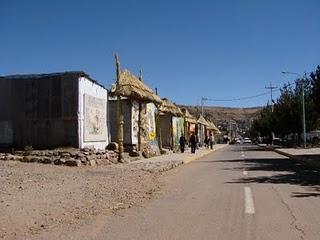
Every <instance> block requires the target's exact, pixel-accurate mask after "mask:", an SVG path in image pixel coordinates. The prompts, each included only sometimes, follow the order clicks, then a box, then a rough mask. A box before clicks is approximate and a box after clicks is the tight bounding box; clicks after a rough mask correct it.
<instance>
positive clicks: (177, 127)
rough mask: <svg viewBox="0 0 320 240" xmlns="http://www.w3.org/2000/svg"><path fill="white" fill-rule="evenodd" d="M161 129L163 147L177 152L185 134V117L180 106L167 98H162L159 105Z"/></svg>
mask: <svg viewBox="0 0 320 240" xmlns="http://www.w3.org/2000/svg"><path fill="white" fill-rule="evenodd" d="M159 129H160V137H161V148H166V149H170V150H173V151H174V152H177V151H178V150H179V140H180V137H181V136H182V135H184V134H185V133H184V117H183V113H182V112H181V110H180V108H179V107H177V106H176V105H175V104H174V103H172V102H171V101H169V99H167V98H163V99H162V104H161V106H160V107H159Z"/></svg>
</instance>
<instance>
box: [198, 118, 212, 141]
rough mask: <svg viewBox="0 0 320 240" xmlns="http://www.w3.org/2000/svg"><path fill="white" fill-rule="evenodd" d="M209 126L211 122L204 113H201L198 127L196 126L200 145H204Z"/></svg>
mask: <svg viewBox="0 0 320 240" xmlns="http://www.w3.org/2000/svg"><path fill="white" fill-rule="evenodd" d="M208 127H209V123H208V122H207V120H206V119H205V118H204V117H203V116H202V115H200V117H199V118H198V120H197V127H196V134H197V137H198V142H199V146H200V147H202V146H204V142H205V139H206V137H208V135H207V128H208Z"/></svg>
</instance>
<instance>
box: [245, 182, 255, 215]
mask: <svg viewBox="0 0 320 240" xmlns="http://www.w3.org/2000/svg"><path fill="white" fill-rule="evenodd" d="M244 209H245V210H244V212H245V213H246V214H255V211H254V203H253V197H252V191H251V188H250V187H244Z"/></svg>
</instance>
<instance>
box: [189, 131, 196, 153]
mask: <svg viewBox="0 0 320 240" xmlns="http://www.w3.org/2000/svg"><path fill="white" fill-rule="evenodd" d="M190 145H191V153H196V147H197V138H196V135H194V133H192V134H191V136H190Z"/></svg>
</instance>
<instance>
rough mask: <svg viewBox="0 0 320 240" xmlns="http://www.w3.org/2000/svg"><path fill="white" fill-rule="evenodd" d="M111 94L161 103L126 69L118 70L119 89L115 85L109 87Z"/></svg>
mask: <svg viewBox="0 0 320 240" xmlns="http://www.w3.org/2000/svg"><path fill="white" fill-rule="evenodd" d="M111 93H112V94H116V93H118V94H120V95H121V96H123V97H127V98H130V99H135V100H138V101H145V102H154V103H158V104H161V102H162V101H161V99H160V98H159V97H158V96H157V95H156V94H155V93H154V92H153V91H152V90H151V89H150V88H149V87H148V86H147V85H145V84H144V83H143V82H142V81H141V80H140V79H139V78H138V77H136V76H134V75H133V74H131V73H130V72H129V71H128V70H123V71H120V79H119V89H118V86H117V85H116V86H115V87H114V88H112V89H111Z"/></svg>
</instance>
